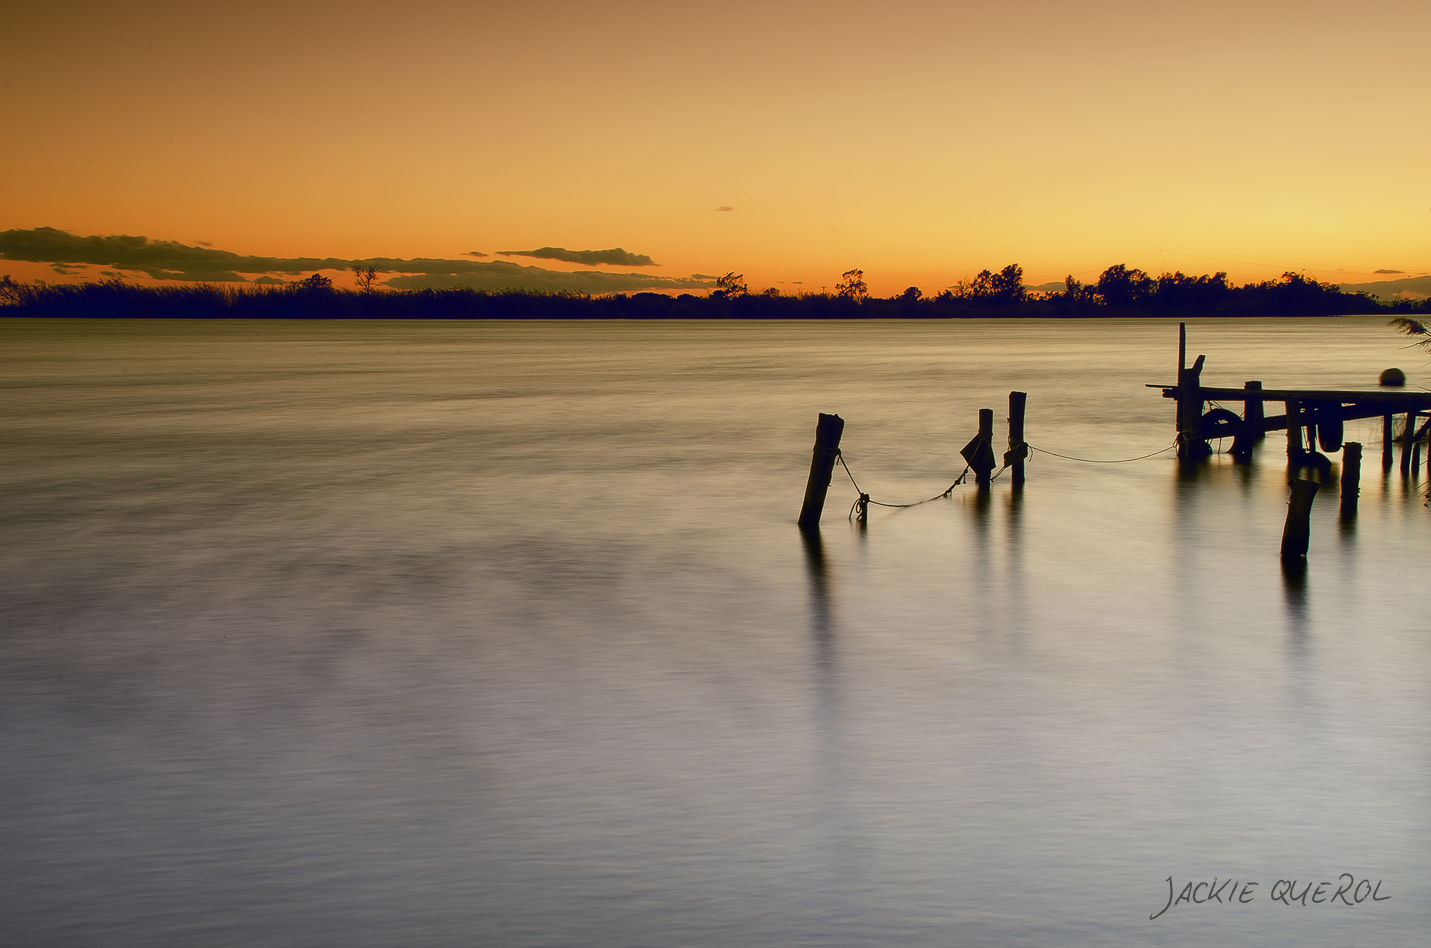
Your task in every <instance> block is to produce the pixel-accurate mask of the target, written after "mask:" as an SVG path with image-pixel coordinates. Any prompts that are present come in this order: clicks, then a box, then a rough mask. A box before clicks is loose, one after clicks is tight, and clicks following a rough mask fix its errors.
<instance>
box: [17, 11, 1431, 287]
mask: <svg viewBox="0 0 1431 948" xmlns="http://www.w3.org/2000/svg"><path fill="white" fill-rule="evenodd" d="M0 29H3V31H4V33H5V35H6V41H5V47H6V52H5V56H4V57H0V93H3V101H4V102H5V103H6V110H5V111H6V119H7V121H6V123H5V124H6V132H5V139H6V147H4V148H3V149H0V231H7V230H17V231H26V230H31V229H35V228H42V227H44V228H55V229H58V230H61V231H65V232H67V233H69V234H72V235H76V236H113V235H130V236H144V237H147V238H148V239H149V240H151V241H171V242H176V243H179V244H183V245H186V246H190V247H200V246H206V247H211V248H214V249H217V250H222V251H225V252H228V253H232V254H236V255H240V256H262V257H277V258H323V259H329V258H331V259H344V260H354V259H370V258H383V259H412V258H432V259H446V260H452V259H458V258H463V257H464V255H468V256H466V257H465V259H467V260H469V261H473V260H481V261H485V262H487V263H492V264H496V263H502V264H505V265H507V266H524V267H533V266H539V267H542V268H544V269H545V270H558V271H562V272H575V271H582V270H585V271H591V270H593V269H595V270H601V271H605V272H606V273H608V274H630V273H639V274H641V275H642V279H645V280H647V281H648V282H649V281H651V280H658V281H660V280H664V281H675V283H672V284H671V285H672V286H674V285H676V284H678V283H682V282H683V281H684V282H686V283H691V284H695V283H699V282H700V281H701V280H703V279H705V276H706V275H712V274H721V273H725V272H727V271H735V272H738V273H743V274H744V275H745V278H746V281H747V283H748V284H749V285H750V286H751V288H752V289H755V288H757V287H762V288H763V287H765V286H776V287H778V288H781V289H782V290H788V291H799V290H805V291H818V290H820V289H821V288H822V287H825V286H830V287H832V286H833V285H834V284H835V283H836V282H837V281H838V280H839V278H840V274H841V273H842V272H843V271H845V270H848V269H851V268H855V267H858V268H860V269H862V270H864V272H865V278H866V280H867V281H868V282H869V283H870V287H871V290H872V291H873V292H875V293H877V294H881V295H889V294H893V293H895V292H898V291H899V290H901V289H903V288H904V287H905V286H910V285H915V286H920V287H921V288H922V289H924V290H925V292H926V293H933V292H936V291H937V290H939V289H941V288H943V287H944V286H947V285H950V284H953V283H954V282H955V281H957V280H960V279H967V278H968V277H969V276H971V275H972V274H974V273H976V272H978V271H979V270H981V269H984V268H989V269H994V270H997V269H999V268H1001V267H1003V266H1004V265H1005V264H1008V263H1018V264H1020V265H1021V266H1022V267H1023V268H1024V272H1025V282H1026V283H1028V284H1030V285H1038V284H1041V283H1044V282H1048V281H1055V280H1061V279H1063V277H1064V276H1065V275H1068V274H1073V275H1075V276H1077V277H1078V278H1080V279H1083V280H1096V278H1097V275H1098V273H1099V272H1100V271H1101V270H1102V269H1103V268H1105V267H1107V266H1109V265H1111V264H1114V263H1125V264H1127V265H1129V266H1135V267H1139V268H1141V269H1144V270H1146V271H1148V272H1151V273H1155V274H1156V273H1158V272H1161V271H1163V270H1178V269H1181V270H1184V271H1186V272H1193V273H1203V272H1210V271H1216V270H1225V271H1227V272H1228V273H1229V274H1230V276H1231V277H1232V279H1234V280H1235V281H1238V282H1244V281H1249V280H1260V279H1268V278H1272V277H1275V276H1277V275H1278V274H1280V273H1281V272H1283V271H1284V270H1298V271H1305V272H1307V273H1308V274H1309V275H1312V276H1316V277H1318V278H1319V279H1327V280H1332V281H1336V282H1356V283H1359V282H1364V281H1366V280H1373V279H1380V278H1394V277H1396V276H1398V274H1392V273H1384V274H1377V273H1376V271H1378V270H1382V271H1387V270H1394V271H1401V274H1399V275H1400V276H1417V275H1424V274H1426V273H1427V272H1428V271H1431V174H1428V171H1431V95H1428V94H1427V93H1428V90H1431V57H1428V56H1427V55H1426V54H1425V37H1426V36H1428V35H1431V4H1427V3H1425V2H1424V0H1422V2H1416V3H1412V2H1402V0H1396V2H1375V0H1373V2H1367V3H1361V4H1356V5H1353V4H1347V3H1344V2H1338V3H1330V2H1323V0H1308V2H1297V3H1290V2H1266V3H1263V2H1257V0H1242V2H1224V0H1216V2H1190V3H1155V2H1144V3H1132V2H1124V0H1108V2H1086V3H1066V2H1056V0H1012V2H1002V3H989V2H985V3H977V4H976V3H967V2H943V3H933V2H927V3H926V2H898V0H897V2H884V3H880V4H856V3H849V2H819V3H815V2H786V3H780V2H768V0H767V2H761V3H745V2H722V3H710V2H699V3H695V2H692V3H681V2H651V3H647V2H619V0H618V2H608V3H604V4H591V3H575V2H566V0H561V2H531V3H523V4H510V3H504V4H495V3H483V2H467V3H448V2H428V3H423V2H416V3H408V4H403V5H391V4H381V5H380V4H377V3H372V2H368V0H351V2H347V3H342V4H338V3H317V2H309V0H290V2H286V3H241V2H238V3H225V4H194V3H190V2H182V3H169V2H145V0H139V2H132V3H124V4H120V3H74V2H64V0H58V2H50V3H46V4H28V5H18V4H17V5H12V8H11V9H9V10H7V11H6V12H4V13H3V14H0ZM543 248H563V249H565V250H567V251H571V252H580V251H609V250H614V249H615V248H622V249H623V250H624V252H625V253H626V254H627V255H628V256H627V257H626V258H613V259H626V260H629V259H632V258H639V257H643V256H644V257H648V258H649V259H650V264H649V265H644V264H642V265H640V266H639V268H636V269H633V268H632V266H630V265H625V266H623V265H622V264H620V263H605V262H598V263H592V262H589V258H588V261H587V262H584V261H583V260H582V259H577V258H575V257H574V258H573V259H572V260H569V261H567V260H561V259H554V258H552V257H551V256H547V257H536V258H533V257H528V256H519V257H507V256H501V252H502V251H533V250H539V249H543ZM474 251H475V252H477V253H479V254H483V255H485V256H484V257H475V256H470V254H471V253H472V252H474ZM0 269H3V270H5V271H8V272H11V273H13V274H15V275H16V277H17V278H48V279H56V278H57V277H56V276H55V275H54V273H53V271H52V270H50V269H49V268H48V267H47V266H45V265H44V264H40V263H23V262H18V261H14V260H5V261H0ZM472 272H474V273H476V272H479V271H472ZM480 272H482V273H483V274H485V275H484V276H483V277H482V279H505V277H503V276H502V274H503V273H506V272H508V271H502V270H500V268H499V270H496V271H493V270H487V271H480ZM97 273H98V268H94V267H91V268H89V269H87V270H85V269H83V268H82V269H81V270H80V271H78V275H79V276H85V275H89V276H94V275H96V274H97ZM493 274H496V275H495V276H494V275H493ZM131 275H133V276H136V277H139V278H143V277H144V274H143V273H142V272H136V273H134V274H130V273H129V272H128V271H126V276H131ZM693 275H702V276H698V277H693ZM76 278H77V277H76ZM246 278H249V279H252V278H253V277H252V275H251V274H250V275H247V277H246ZM427 278H430V279H437V277H436V276H432V275H429V277H427ZM447 278H449V279H451V278H452V277H451V275H448V277H447ZM472 278H473V279H476V277H472ZM638 282H639V281H638Z"/></svg>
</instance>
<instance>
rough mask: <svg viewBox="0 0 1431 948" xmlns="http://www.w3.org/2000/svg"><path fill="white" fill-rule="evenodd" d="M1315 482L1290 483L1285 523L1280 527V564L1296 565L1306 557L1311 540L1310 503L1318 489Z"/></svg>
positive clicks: (1300, 481) (1298, 481)
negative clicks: (1289, 497) (1290, 489)
mask: <svg viewBox="0 0 1431 948" xmlns="http://www.w3.org/2000/svg"><path fill="white" fill-rule="evenodd" d="M1320 486H1321V485H1319V484H1318V483H1317V482H1316V481H1306V480H1295V481H1293V482H1292V484H1291V487H1292V497H1291V499H1290V500H1288V501H1287V523H1286V524H1285V525H1284V526H1283V527H1282V562H1283V563H1296V562H1298V561H1300V560H1301V559H1302V558H1303V557H1305V556H1306V555H1307V548H1308V547H1309V546H1310V545H1311V538H1312V526H1311V518H1312V501H1313V500H1314V499H1315V498H1316V496H1317V489H1318V488H1319V487H1320Z"/></svg>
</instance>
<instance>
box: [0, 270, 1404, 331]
mask: <svg viewBox="0 0 1431 948" xmlns="http://www.w3.org/2000/svg"><path fill="white" fill-rule="evenodd" d="M0 290H3V293H0V317H31V318H79V319H309V320H312V319H397V320H402V319H437V320H441V319H488V320H491V319H498V320H520V319H628V320H650V319H666V320H671V319H734V320H757V321H758V320H805V319H810V320H847V319H1030V318H1043V319H1108V318H1166V319H1194V318H1216V317H1227V318H1247V317H1305V316H1355V315H1377V314H1384V315H1387V316H1396V315H1414V314H1420V313H1428V312H1431V300H1395V301H1392V302H1388V303H1383V302H1380V301H1378V300H1376V299H1374V298H1372V297H1370V296H1367V295H1365V294H1361V293H1344V292H1342V291H1340V290H1338V289H1337V288H1336V287H1334V286H1331V285H1330V284H1319V283H1315V282H1313V281H1309V280H1292V281H1287V280H1284V281H1282V282H1280V283H1268V284H1257V285H1248V286H1246V287H1232V288H1228V289H1226V290H1225V291H1222V292H1220V293H1219V294H1218V298H1217V299H1216V300H1215V301H1214V300H1209V301H1207V302H1189V303H1183V304H1180V305H1179V304H1174V303H1169V302H1161V301H1159V300H1157V299H1156V298H1149V299H1141V300H1136V299H1135V300H1133V301H1131V302H1128V303H1125V304H1124V305H1110V304H1109V303H1108V302H1106V301H1105V300H1103V299H1101V298H1099V297H1097V296H1096V295H1093V294H1088V293H1085V294H1083V295H1081V296H1079V295H1073V294H1048V295H1044V296H1034V297H1028V298H1026V299H1023V300H1019V301H1017V302H1004V301H1000V300H990V299H982V298H977V297H975V298H970V297H959V296H952V295H950V294H941V295H940V296H937V297H933V298H929V297H921V296H915V295H913V294H912V293H908V292H907V293H906V294H904V295H902V296H898V297H894V298H890V299H880V298H865V299H863V300H857V299H852V298H848V297H841V296H829V295H825V294H806V295H801V296H783V295H771V294H741V295H736V296H731V297H726V296H723V295H721V294H719V293H713V294H711V295H709V296H695V295H692V294H682V295H680V296H668V295H665V294H659V293H634V294H629V295H611V296H587V295H582V294H572V293H529V292H523V291H505V292H488V291H482V290H468V289H443V290H412V291H399V292H393V291H383V290H376V291H371V292H359V291H355V290H348V289H336V288H334V287H332V286H331V285H323V284H317V283H309V282H305V283H296V284H288V285H286V286H282V287H273V288H264V289H259V288H254V287H244V288H234V287H229V286H224V285H215V284H200V285H185V286H160V287H142V286H133V285H130V284H125V283H121V282H119V281H106V282H102V283H80V284H24V283H14V282H8V283H6V284H5V285H4V286H3V287H0Z"/></svg>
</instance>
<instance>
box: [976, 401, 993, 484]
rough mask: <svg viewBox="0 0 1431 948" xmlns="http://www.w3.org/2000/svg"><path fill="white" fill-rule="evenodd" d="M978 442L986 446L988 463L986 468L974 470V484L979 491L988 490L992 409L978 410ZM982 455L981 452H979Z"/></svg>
mask: <svg viewBox="0 0 1431 948" xmlns="http://www.w3.org/2000/svg"><path fill="white" fill-rule="evenodd" d="M979 440H980V441H981V442H983V443H984V444H986V445H988V446H989V447H988V461H987V462H986V466H982V465H981V466H979V467H976V468H974V483H975V484H976V485H977V486H978V488H979V490H981V491H986V490H988V489H989V483H990V481H991V480H992V475H993V473H994V410H993V409H992V408H980V409H979ZM981 454H982V452H981Z"/></svg>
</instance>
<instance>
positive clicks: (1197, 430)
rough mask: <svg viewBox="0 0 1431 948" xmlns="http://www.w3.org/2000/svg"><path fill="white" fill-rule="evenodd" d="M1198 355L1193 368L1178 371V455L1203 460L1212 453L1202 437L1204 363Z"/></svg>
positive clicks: (1187, 458) (1186, 458)
mask: <svg viewBox="0 0 1431 948" xmlns="http://www.w3.org/2000/svg"><path fill="white" fill-rule="evenodd" d="M1205 361H1207V356H1198V357H1197V361H1196V362H1194V363H1193V364H1192V367H1191V368H1187V369H1183V370H1181V371H1180V372H1178V457H1179V458H1181V459H1182V460H1183V461H1201V460H1202V459H1203V458H1205V457H1207V456H1208V455H1209V454H1211V453H1212V448H1210V447H1208V444H1207V442H1206V441H1205V440H1203V437H1202V430H1201V429H1202V364H1203V363H1204V362H1205Z"/></svg>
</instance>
